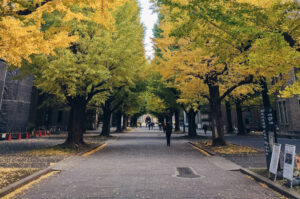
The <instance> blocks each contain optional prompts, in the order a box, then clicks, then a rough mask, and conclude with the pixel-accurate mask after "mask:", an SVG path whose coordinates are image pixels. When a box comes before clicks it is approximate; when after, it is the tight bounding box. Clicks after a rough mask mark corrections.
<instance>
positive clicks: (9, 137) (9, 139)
mask: <svg viewBox="0 0 300 199" xmlns="http://www.w3.org/2000/svg"><path fill="white" fill-rule="evenodd" d="M7 140H8V141H11V133H9V134H8V139H7Z"/></svg>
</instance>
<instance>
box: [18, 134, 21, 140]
mask: <svg viewBox="0 0 300 199" xmlns="http://www.w3.org/2000/svg"><path fill="white" fill-rule="evenodd" d="M21 139H22V134H21V132H19V136H18V140H21Z"/></svg>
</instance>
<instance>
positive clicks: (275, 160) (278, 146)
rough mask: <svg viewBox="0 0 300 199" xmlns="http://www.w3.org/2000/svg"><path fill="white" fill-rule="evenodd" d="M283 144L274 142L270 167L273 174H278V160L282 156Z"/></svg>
mask: <svg viewBox="0 0 300 199" xmlns="http://www.w3.org/2000/svg"><path fill="white" fill-rule="evenodd" d="M280 150H281V144H277V143H276V144H274V145H273V150H272V158H271V163H270V167H269V172H270V173H273V174H275V175H276V174H277V169H278V162H279V157H280Z"/></svg>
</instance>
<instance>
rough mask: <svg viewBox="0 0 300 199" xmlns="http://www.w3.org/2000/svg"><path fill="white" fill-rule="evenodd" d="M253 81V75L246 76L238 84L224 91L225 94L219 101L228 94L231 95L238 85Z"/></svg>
mask: <svg viewBox="0 0 300 199" xmlns="http://www.w3.org/2000/svg"><path fill="white" fill-rule="evenodd" d="M251 82H253V75H250V76H248V77H246V78H245V79H244V80H242V81H240V82H239V83H237V84H236V85H234V86H232V87H231V88H229V89H228V90H227V91H225V92H224V93H223V95H222V96H221V97H220V98H219V101H222V100H223V99H224V98H225V97H226V96H227V95H229V94H230V93H231V92H232V91H233V90H234V89H236V88H237V87H239V86H242V85H245V84H249V83H251Z"/></svg>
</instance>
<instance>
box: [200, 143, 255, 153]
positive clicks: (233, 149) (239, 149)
mask: <svg viewBox="0 0 300 199" xmlns="http://www.w3.org/2000/svg"><path fill="white" fill-rule="evenodd" d="M195 144H196V145H198V146H199V147H204V148H206V149H208V150H210V151H212V152H214V153H216V154H221V155H238V154H251V153H258V152H259V151H258V150H256V149H254V148H252V147H248V146H241V145H237V144H232V143H227V145H226V146H215V147H213V146H212V141H211V140H202V141H199V142H195Z"/></svg>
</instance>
